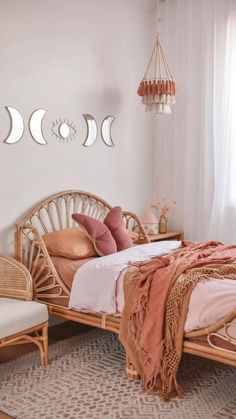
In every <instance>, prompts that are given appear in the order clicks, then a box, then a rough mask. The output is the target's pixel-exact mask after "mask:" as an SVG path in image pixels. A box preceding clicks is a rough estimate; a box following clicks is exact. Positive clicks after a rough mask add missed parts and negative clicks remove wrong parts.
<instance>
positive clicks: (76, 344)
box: [0, 330, 236, 419]
mask: <svg viewBox="0 0 236 419" xmlns="http://www.w3.org/2000/svg"><path fill="white" fill-rule="evenodd" d="M49 354H50V356H49V359H50V363H49V366H48V368H42V367H39V356H38V353H37V352H32V353H30V354H27V355H24V356H22V357H20V358H18V359H17V360H15V361H11V362H8V363H5V364H1V365H0V410H3V411H5V412H6V413H8V414H9V415H11V416H13V417H15V418H17V419H54V418H55V419H66V418H67V419H77V418H78V419H86V418H89V419H161V418H163V419H175V418H178V419H180V418H181V419H189V418H191V419H199V418H204V419H212V418H217V419H222V418H224V419H233V418H236V369H235V368H233V367H228V366H225V365H223V364H219V363H215V362H212V361H207V360H204V359H200V358H197V357H191V356H184V357H183V361H182V364H181V368H180V374H179V377H180V380H181V383H182V384H183V386H184V388H185V396H184V398H182V399H179V398H175V399H173V400H171V401H170V402H168V403H165V402H163V401H161V400H160V399H159V397H158V396H151V395H147V394H145V393H144V392H143V391H142V390H141V388H140V381H134V382H130V381H128V380H127V378H126V376H125V369H124V364H125V354H124V350H123V348H122V346H121V344H120V343H119V341H118V338H117V336H116V335H115V334H113V333H110V332H106V331H103V330H91V331H88V332H85V333H83V334H81V335H79V336H76V337H73V338H70V339H67V340H64V341H61V342H58V343H56V344H54V345H52V346H50V348H49Z"/></svg>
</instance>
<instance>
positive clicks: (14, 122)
mask: <svg viewBox="0 0 236 419" xmlns="http://www.w3.org/2000/svg"><path fill="white" fill-rule="evenodd" d="M6 110H7V111H8V113H9V115H10V118H11V129H10V132H9V134H8V136H7V138H6V139H5V143H7V144H15V143H17V142H18V141H19V140H20V139H21V137H22V135H23V133H24V121H23V118H22V116H21V114H20V112H18V110H17V109H15V108H12V107H10V106H6Z"/></svg>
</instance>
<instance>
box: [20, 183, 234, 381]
mask: <svg viewBox="0 0 236 419" xmlns="http://www.w3.org/2000/svg"><path fill="white" fill-rule="evenodd" d="M111 209H112V206H111V205H110V204H109V203H107V202H106V201H104V200H103V199H101V198H99V197H97V196H95V195H93V194H91V193H88V192H83V191H75V190H72V191H65V192H61V193H58V194H55V195H52V196H50V197H48V198H47V199H46V200H44V201H42V202H40V203H38V204H37V205H36V206H35V207H34V208H33V209H32V210H30V212H28V213H26V214H25V216H24V217H23V218H22V219H21V220H20V221H19V222H18V223H17V224H16V231H15V252H16V258H17V260H19V261H20V262H21V263H23V264H24V265H25V266H26V267H27V268H28V270H29V271H30V273H31V276H32V279H33V284H34V299H35V300H37V301H41V302H44V303H46V304H47V305H48V308H49V312H50V313H51V314H54V315H57V316H60V317H63V318H65V319H68V320H73V321H75V322H78V323H83V324H87V325H90V326H94V327H99V328H103V329H106V330H109V331H112V332H115V333H117V334H118V333H119V330H120V323H121V320H120V317H119V316H117V315H114V314H112V315H109V314H106V313H104V312H100V313H99V312H96V313H91V312H82V311H76V310H74V309H70V308H69V307H68V304H69V299H70V293H71V286H72V278H73V275H74V273H75V271H76V270H77V269H78V268H80V266H82V265H81V261H80V262H79V263H77V264H76V262H75V261H74V262H73V268H72V270H71V274H70V276H69V279H68V277H67V280H66V279H65V277H64V276H63V273H62V272H61V271H60V269H61V264H60V261H59V259H60V258H59V259H58V258H56V257H50V256H49V254H48V251H47V248H46V246H45V244H44V240H43V238H42V236H43V234H46V233H48V232H51V231H57V230H62V229H64V228H69V227H73V226H74V225H75V222H74V220H73V219H72V217H71V214H72V213H75V212H77V213H82V214H86V215H89V216H91V217H93V218H95V219H98V220H101V221H102V220H103V219H104V218H105V216H106V215H107V213H108V212H109V211H110V210H111ZM122 217H123V221H124V225H125V227H126V228H127V229H129V230H131V231H133V232H135V233H136V235H137V236H136V240H135V244H136V245H142V244H148V243H149V239H148V237H147V235H146V233H145V230H144V228H143V226H142V223H141V222H140V220H139V218H138V217H137V216H136V215H135V214H134V213H132V212H129V211H123V213H122ZM138 247H139V246H138ZM85 262H87V261H83V263H85ZM89 263H91V262H89ZM84 266H85V265H84ZM65 269H66V270H67V267H66V268H65ZM70 269H71V266H70ZM81 269H82V268H81ZM79 271H80V269H79ZM63 277H64V280H63ZM235 318H236V303H235V307H233V308H232V307H231V309H230V310H229V311H228V312H225V313H224V315H223V316H221V318H220V319H217V320H216V321H214V323H213V324H211V325H208V326H207V327H202V328H200V329H197V330H189V331H186V332H185V335H184V341H183V352H185V353H189V354H192V355H197V356H201V357H204V358H208V359H212V360H215V361H219V362H222V363H225V364H228V365H233V366H236V326H235V325H236V320H235ZM126 374H127V376H128V378H129V379H136V378H137V377H138V373H137V371H136V368H135V367H134V365H133V363H132V361H131V360H130V359H129V357H128V355H127V356H126Z"/></svg>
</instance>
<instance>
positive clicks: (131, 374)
mask: <svg viewBox="0 0 236 419" xmlns="http://www.w3.org/2000/svg"><path fill="white" fill-rule="evenodd" d="M126 376H127V378H128V379H129V380H138V379H139V378H140V376H139V374H138V372H137V370H136V369H135V366H134V365H133V364H132V362H131V361H130V358H129V357H128V355H127V354H126Z"/></svg>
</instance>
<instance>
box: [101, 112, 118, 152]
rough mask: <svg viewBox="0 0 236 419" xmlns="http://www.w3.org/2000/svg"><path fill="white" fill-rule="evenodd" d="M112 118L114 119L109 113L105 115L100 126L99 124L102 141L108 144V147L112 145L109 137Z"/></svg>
mask: <svg viewBox="0 0 236 419" xmlns="http://www.w3.org/2000/svg"><path fill="white" fill-rule="evenodd" d="M114 119H115V117H114V116H111V115H109V116H107V117H106V118H105V119H104V120H103V122H102V126H101V134H102V139H103V141H104V143H105V144H106V145H108V147H114V143H113V140H112V137H111V126H112V123H113V121H114Z"/></svg>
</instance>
